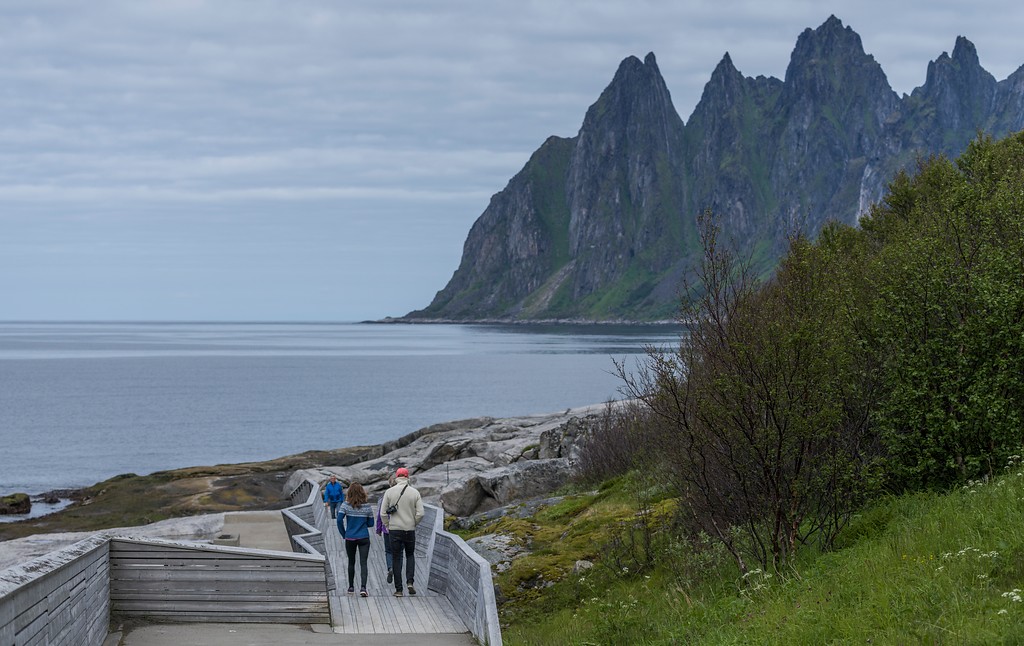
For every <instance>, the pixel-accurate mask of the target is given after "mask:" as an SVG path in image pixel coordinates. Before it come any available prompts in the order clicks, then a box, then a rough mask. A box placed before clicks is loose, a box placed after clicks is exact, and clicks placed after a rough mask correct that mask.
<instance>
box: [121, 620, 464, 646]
mask: <svg viewBox="0 0 1024 646" xmlns="http://www.w3.org/2000/svg"><path fill="white" fill-rule="evenodd" d="M396 637H397V639H396ZM396 643H402V644H414V645H415V646H476V645H477V641H476V640H475V639H473V636H472V635H470V634H468V633H466V634H463V635H452V634H432V635H422V634H416V635H411V634H404V635H398V636H396V635H342V634H338V633H335V632H334V631H333V630H332V629H331V627H330V626H326V625H324V626H296V625H288V624H147V625H143V626H138V627H134V628H126V629H125V631H124V633H123V635H122V634H121V633H113V634H111V635H110V636H109V637H108V638H107V641H106V642H104V646H183V645H185V644H202V645H203V646H330V645H336V644H358V645H359V646H385V645H387V646H391V645H393V644H396Z"/></svg>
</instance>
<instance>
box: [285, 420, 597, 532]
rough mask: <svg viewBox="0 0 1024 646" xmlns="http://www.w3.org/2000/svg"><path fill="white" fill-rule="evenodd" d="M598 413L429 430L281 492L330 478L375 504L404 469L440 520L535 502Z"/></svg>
mask: <svg viewBox="0 0 1024 646" xmlns="http://www.w3.org/2000/svg"><path fill="white" fill-rule="evenodd" d="M605 406H606V404H598V405H593V406H585V407H580V408H571V409H566V410H565V411H562V412H558V413H549V414H545V415H530V416H523V417H509V418H501V419H495V418H491V417H480V418H473V419H470V420H462V421H457V422H449V423H446V424H435V425H434V426H430V427H427V428H425V429H421V430H420V431H417V432H416V433H413V434H410V435H407V436H405V438H403V440H400V441H397V442H394V443H389V444H386V445H383V446H382V453H381V454H380V455H379V456H378V457H373V458H371V459H368V460H366V461H363V462H359V463H356V464H351V465H348V466H330V465H324V466H322V467H320V468H318V469H305V470H301V471H296V472H295V473H293V474H292V476H291V477H290V478H289V479H288V482H287V484H286V485H285V493H286V494H287V493H290V492H291V491H292V490H293V489H294V488H295V487H297V486H298V485H299V484H300V483H301V482H302V481H303V479H305V478H311V479H313V480H316V481H317V482H326V480H327V477H328V476H329V475H330V474H332V473H333V474H335V475H337V476H338V479H339V480H341V481H342V482H343V483H345V484H346V485H347V484H348V483H350V482H353V481H355V482H359V483H360V484H362V485H363V486H364V487H366V489H367V492H368V493H369V494H370V496H371V499H373V500H376V499H377V498H379V496H380V495H381V494H382V492H383V491H384V490H385V489H386V488H387V486H388V485H387V479H388V476H389V475H391V474H393V473H394V472H395V470H396V469H398V468H399V467H405V468H407V469H409V471H410V473H411V474H412V478H411V482H412V484H413V485H414V486H415V487H416V488H417V489H419V491H420V494H421V495H422V496H423V500H424V501H425V502H428V503H434V504H440V505H441V506H442V507H443V508H444V510H445V513H446V514H448V515H454V516H460V517H461V516H469V515H472V514H476V513H480V512H484V511H488V510H492V509H495V508H498V507H501V506H503V505H507V504H509V503H510V502H515V501H521V500H524V499H529V498H537V497H542V496H545V495H547V494H549V493H551V492H552V491H554V490H555V489H558V488H559V487H561V486H562V485H563V484H565V483H566V482H567V481H568V479H569V477H570V476H571V473H572V464H573V463H574V461H575V460H576V458H577V456H578V454H579V444H580V441H581V440H582V438H583V437H585V435H586V433H587V431H588V429H589V428H590V427H591V425H593V424H594V423H596V422H597V420H598V419H599V418H600V416H601V414H602V413H603V412H604V409H605ZM428 431H429V432H428ZM389 447H392V448H390V449H389Z"/></svg>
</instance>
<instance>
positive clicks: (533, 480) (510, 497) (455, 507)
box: [441, 458, 571, 516]
mask: <svg viewBox="0 0 1024 646" xmlns="http://www.w3.org/2000/svg"><path fill="white" fill-rule="evenodd" d="M570 475H571V467H570V465H569V461H568V460H565V459H562V458H556V459H553V460H527V461H523V462H516V463H514V464H511V465H509V466H506V467H498V468H494V469H489V470H487V471H484V472H482V473H479V474H477V475H474V476H471V477H469V478H467V479H465V480H462V481H459V482H454V483H453V484H451V485H449V486H448V487H445V489H444V490H443V491H442V492H441V506H442V507H443V508H444V510H445V513H448V514H453V515H455V516H469V515H470V514H474V513H479V512H483V511H488V510H491V509H495V508H497V507H501V506H502V505H506V504H508V503H510V502H513V501H516V500H523V499H528V498H535V497H537V496H541V495H543V494H546V493H549V492H551V491H554V490H555V489H558V488H559V487H561V486H562V485H564V484H565V483H566V482H567V481H568V479H569V476H570Z"/></svg>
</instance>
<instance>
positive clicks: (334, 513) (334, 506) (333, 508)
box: [327, 500, 341, 520]
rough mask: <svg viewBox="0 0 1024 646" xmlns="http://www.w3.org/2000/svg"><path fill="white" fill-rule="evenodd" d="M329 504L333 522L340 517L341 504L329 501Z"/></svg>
mask: <svg viewBox="0 0 1024 646" xmlns="http://www.w3.org/2000/svg"><path fill="white" fill-rule="evenodd" d="M327 504H328V505H330V506H331V520H334V519H335V518H337V517H338V505H340V504H341V503H340V502H337V501H334V500H328V501H327Z"/></svg>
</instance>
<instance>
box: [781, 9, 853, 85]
mask: <svg viewBox="0 0 1024 646" xmlns="http://www.w3.org/2000/svg"><path fill="white" fill-rule="evenodd" d="M850 55H853V56H858V57H860V56H867V55H866V54H865V53H864V46H863V45H862V44H861V40H860V36H859V35H858V34H857V32H855V31H853V29H851V28H850V27H845V26H843V23H842V21H840V20H839V19H838V18H836V17H835V16H830V17H829V19H828V20H826V21H825V22H824V23H822V24H821V26H820V27H818V28H817V29H811V28H807V29H805V30H804V31H803V33H801V34H800V36H799V37H798V38H797V41H796V46H795V47H794V48H793V55H792V57H791V58H790V62H789V67H788V68H787V70H786V82H787V83H788V82H789V80H790V77H791V76H792V75H793V74H795V73H798V72H799V71H800V70H801V69H802V68H804V67H806V66H807V65H808V64H813V63H814V62H816V61H818V60H820V59H822V58H836V57H839V56H850ZM872 60H873V59H872Z"/></svg>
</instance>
